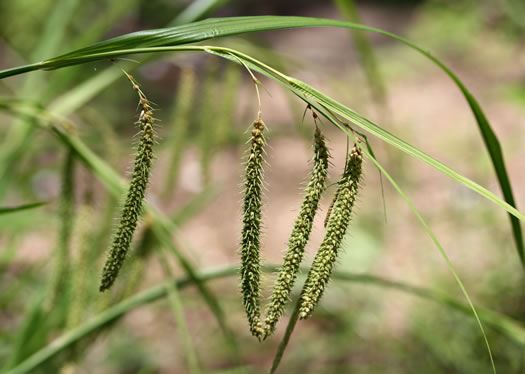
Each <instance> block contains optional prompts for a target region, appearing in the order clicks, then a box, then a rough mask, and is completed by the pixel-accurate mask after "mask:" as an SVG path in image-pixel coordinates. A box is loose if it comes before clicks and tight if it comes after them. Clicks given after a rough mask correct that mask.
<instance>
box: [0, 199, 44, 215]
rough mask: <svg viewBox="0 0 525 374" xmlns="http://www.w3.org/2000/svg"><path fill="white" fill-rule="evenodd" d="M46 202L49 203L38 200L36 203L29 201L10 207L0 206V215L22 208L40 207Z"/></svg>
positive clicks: (18, 210)
mask: <svg viewBox="0 0 525 374" xmlns="http://www.w3.org/2000/svg"><path fill="white" fill-rule="evenodd" d="M47 204H49V203H48V202H47V201H39V202H36V203H29V204H24V205H18V206H12V207H0V215H2V214H12V213H16V212H20V211H22V210H29V209H35V208H40V207H41V206H44V205H47Z"/></svg>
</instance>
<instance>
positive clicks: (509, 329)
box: [6, 266, 525, 374]
mask: <svg viewBox="0 0 525 374" xmlns="http://www.w3.org/2000/svg"><path fill="white" fill-rule="evenodd" d="M263 270H264V271H267V272H276V271H278V267H276V266H264V267H263ZM302 270H303V271H305V272H306V271H307V270H308V269H305V268H303V269H302ZM238 272H239V269H238V267H237V266H227V267H223V268H220V269H214V270H208V271H203V272H201V273H200V274H199V279H200V280H201V281H202V282H205V281H211V280H213V279H220V278H224V277H231V276H236V275H237V274H238ZM333 276H334V279H335V280H336V281H343V282H351V283H362V284H364V285H373V286H377V287H383V288H391V289H394V290H398V291H401V292H405V293H407V294H411V295H414V296H418V297H421V298H423V299H426V300H430V301H433V302H436V303H438V304H441V305H443V306H446V307H448V308H451V309H454V310H457V311H459V312H461V313H463V314H465V315H466V316H472V313H471V310H470V307H469V306H468V305H465V304H464V303H462V302H460V301H458V300H456V299H455V298H453V297H451V296H448V295H446V294H444V293H442V292H438V291H433V290H430V289H425V288H421V287H416V286H411V285H407V284H404V283H400V282H394V281H390V280H388V279H384V278H381V277H378V276H374V275H368V274H352V273H347V272H340V271H335V272H334V274H333ZM191 284H193V281H192V280H191V278H185V279H182V280H179V281H177V287H178V288H179V289H183V288H185V287H187V286H189V285H191ZM166 295H167V284H160V285H158V286H154V287H152V288H149V289H147V290H145V291H142V292H140V293H139V294H136V295H133V296H131V297H129V298H127V299H124V300H123V301H121V302H119V303H117V304H115V305H112V306H110V307H109V308H108V309H106V310H104V311H103V312H101V313H100V314H98V315H96V316H94V317H92V318H91V319H89V320H87V321H86V322H84V323H83V324H82V325H80V326H78V327H77V328H75V329H73V330H70V331H68V332H66V333H64V334H63V335H62V336H60V337H58V338H56V339H55V340H54V341H53V342H52V343H51V344H48V345H46V346H45V347H43V348H42V349H41V350H39V351H38V352H36V353H35V354H33V355H32V356H31V357H29V358H27V359H26V360H25V361H23V362H21V363H20V364H19V365H18V366H16V367H14V368H13V369H12V370H10V371H8V372H7V373H6V374H26V373H31V372H32V371H33V370H34V369H35V368H37V367H38V366H39V365H41V364H42V363H44V362H45V361H47V360H49V359H50V358H52V357H54V356H55V355H57V354H58V353H60V352H62V351H63V350H65V349H67V348H68V347H69V346H71V345H72V344H74V343H76V342H77V341H80V340H81V339H83V338H85V337H86V336H88V335H89V334H91V333H93V332H95V331H97V330H98V329H100V328H102V327H104V326H105V325H107V324H109V323H112V322H114V321H116V320H117V319H119V318H120V317H122V316H123V315H125V314H126V313H128V312H130V311H132V310H134V309H135V308H138V307H140V306H142V305H146V304H149V303H152V302H154V301H156V300H159V299H161V298H164V297H166ZM476 309H477V310H478V311H479V316H480V319H481V320H482V321H483V322H485V323H487V324H488V325H489V326H491V327H492V328H494V329H495V330H497V331H499V332H500V333H502V334H503V335H505V336H506V337H507V338H509V339H511V340H512V341H514V342H515V343H516V344H519V345H523V344H525V327H523V325H522V324H521V323H520V322H518V321H515V320H514V319H512V318H510V317H507V316H505V315H504V314H501V313H498V312H496V311H492V310H489V309H486V308H481V307H479V306H478V307H476Z"/></svg>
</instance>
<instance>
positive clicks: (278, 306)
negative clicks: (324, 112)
mask: <svg viewBox="0 0 525 374" xmlns="http://www.w3.org/2000/svg"><path fill="white" fill-rule="evenodd" d="M313 148H314V157H313V161H314V165H313V169H312V174H311V178H310V181H309V183H308V185H307V186H306V190H305V196H304V199H303V202H302V204H301V209H300V211H299V215H298V216H297V219H296V220H295V224H294V226H293V230H292V233H291V235H290V239H289V241H288V250H287V252H286V254H285V256H284V262H283V265H282V267H281V270H280V272H279V276H278V278H277V280H276V282H275V285H274V288H273V292H272V296H271V299H270V303H269V305H268V308H267V311H266V318H265V326H264V330H265V336H264V337H265V338H267V337H268V336H270V335H271V334H272V333H273V332H274V330H275V326H276V325H277V323H278V322H279V319H280V318H281V317H282V315H283V313H284V307H285V305H286V303H287V302H288V300H289V297H290V292H291V290H292V287H293V285H294V282H295V279H296V277H297V273H298V271H299V265H300V264H301V261H302V259H303V254H304V249H305V246H306V243H307V242H308V239H309V238H310V233H311V231H312V225H313V221H314V217H315V213H316V212H317V210H318V208H319V200H320V199H321V195H322V193H323V192H324V190H325V188H326V177H327V174H328V161H329V160H328V159H329V157H330V155H329V152H328V148H327V146H326V144H325V138H324V136H323V134H322V133H321V131H320V130H319V128H318V127H317V126H316V129H315V137H314V146H313Z"/></svg>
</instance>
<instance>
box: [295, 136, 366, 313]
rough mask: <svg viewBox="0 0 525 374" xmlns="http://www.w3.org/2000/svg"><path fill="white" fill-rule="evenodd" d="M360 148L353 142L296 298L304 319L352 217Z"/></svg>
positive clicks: (329, 271)
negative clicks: (316, 250)
mask: <svg viewBox="0 0 525 374" xmlns="http://www.w3.org/2000/svg"><path fill="white" fill-rule="evenodd" d="M362 161H363V158H362V153H361V149H360V148H359V147H358V146H357V145H354V147H353V148H352V150H351V152H350V157H349V158H348V162H347V164H346V167H345V172H344V174H343V177H342V178H341V181H340V182H339V190H338V193H337V198H336V200H335V203H334V206H333V208H332V214H331V215H330V218H329V220H328V226H327V228H326V235H325V238H324V240H323V242H322V243H321V246H320V248H319V251H318V252H317V255H316V256H315V258H314V261H313V263H312V267H311V269H310V272H309V273H308V277H307V279H306V282H305V284H304V287H303V291H302V293H301V297H300V300H299V303H300V308H299V318H301V319H306V318H308V317H309V316H310V315H311V314H312V311H313V310H314V308H315V307H316V305H317V304H318V303H319V299H320V298H321V296H322V295H323V292H324V290H325V288H326V285H327V283H328V281H329V279H330V276H331V274H332V270H333V268H334V266H335V263H336V260H337V254H338V251H339V248H340V247H341V243H342V241H343V238H344V236H345V233H346V229H347V227H348V224H349V223H350V220H351V218H352V208H353V206H354V202H355V199H356V196H357V190H358V186H359V181H360V178H361V165H362Z"/></svg>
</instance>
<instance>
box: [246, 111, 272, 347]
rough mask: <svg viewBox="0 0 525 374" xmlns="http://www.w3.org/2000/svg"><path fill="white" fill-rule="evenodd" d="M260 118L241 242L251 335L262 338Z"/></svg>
mask: <svg viewBox="0 0 525 374" xmlns="http://www.w3.org/2000/svg"><path fill="white" fill-rule="evenodd" d="M264 129H265V125H264V122H263V121H262V120H261V119H258V120H255V121H254V122H253V129H252V131H251V140H250V153H249V156H248V161H247V163H246V176H245V183H244V206H243V229H242V239H241V292H242V297H243V303H244V308H245V310H246V314H247V317H248V323H249V325H250V331H251V333H252V335H254V336H256V337H258V338H259V339H261V337H262V336H263V328H262V324H261V321H260V319H261V317H260V315H261V311H260V274H261V261H260V235H261V218H262V217H261V216H262V213H261V208H262V188H263V154H264V145H265V144H266V141H265V138H264V134H263V131H264Z"/></svg>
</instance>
